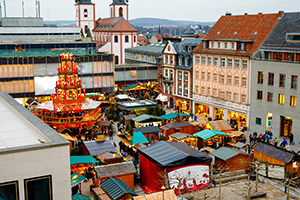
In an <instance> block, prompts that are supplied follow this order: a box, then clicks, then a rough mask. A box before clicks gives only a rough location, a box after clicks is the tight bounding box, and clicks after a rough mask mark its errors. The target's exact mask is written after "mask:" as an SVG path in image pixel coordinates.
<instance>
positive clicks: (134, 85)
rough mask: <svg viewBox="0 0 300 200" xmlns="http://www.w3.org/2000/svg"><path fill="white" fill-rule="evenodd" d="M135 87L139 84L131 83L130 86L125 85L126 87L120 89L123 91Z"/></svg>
mask: <svg viewBox="0 0 300 200" xmlns="http://www.w3.org/2000/svg"><path fill="white" fill-rule="evenodd" d="M135 87H137V85H136V84H132V85H129V86H127V87H125V88H120V90H122V91H125V90H131V89H134V88H135Z"/></svg>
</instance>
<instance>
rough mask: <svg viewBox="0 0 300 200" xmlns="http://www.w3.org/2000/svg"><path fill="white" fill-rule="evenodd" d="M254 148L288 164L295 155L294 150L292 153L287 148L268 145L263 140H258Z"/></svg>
mask: <svg viewBox="0 0 300 200" xmlns="http://www.w3.org/2000/svg"><path fill="white" fill-rule="evenodd" d="M253 150H254V151H258V152H260V153H263V154H265V155H267V156H270V157H272V158H274V159H276V160H279V161H281V162H284V163H286V164H287V163H289V162H290V161H291V160H292V158H293V157H294V156H295V155H294V154H293V153H292V152H291V153H290V152H287V151H286V150H282V149H280V148H279V147H275V146H272V145H268V144H265V143H262V142H257V143H256V144H255V145H254V146H253Z"/></svg>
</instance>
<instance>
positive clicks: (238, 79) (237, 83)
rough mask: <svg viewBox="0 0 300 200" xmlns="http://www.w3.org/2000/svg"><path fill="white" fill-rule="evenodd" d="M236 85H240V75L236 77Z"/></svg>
mask: <svg viewBox="0 0 300 200" xmlns="http://www.w3.org/2000/svg"><path fill="white" fill-rule="evenodd" d="M234 85H240V77H238V76H235V77H234Z"/></svg>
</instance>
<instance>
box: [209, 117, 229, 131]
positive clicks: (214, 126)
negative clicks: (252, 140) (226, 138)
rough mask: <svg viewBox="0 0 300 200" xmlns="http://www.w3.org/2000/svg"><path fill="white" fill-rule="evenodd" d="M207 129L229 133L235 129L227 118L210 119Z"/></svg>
mask: <svg viewBox="0 0 300 200" xmlns="http://www.w3.org/2000/svg"><path fill="white" fill-rule="evenodd" d="M205 129H211V130H216V131H221V132H224V133H228V132H231V131H233V130H234V129H233V128H232V127H231V126H230V124H229V123H228V121H227V120H216V121H208V122H207V123H206V125H205Z"/></svg>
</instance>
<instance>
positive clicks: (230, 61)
mask: <svg viewBox="0 0 300 200" xmlns="http://www.w3.org/2000/svg"><path fill="white" fill-rule="evenodd" d="M228 67H232V59H228Z"/></svg>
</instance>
